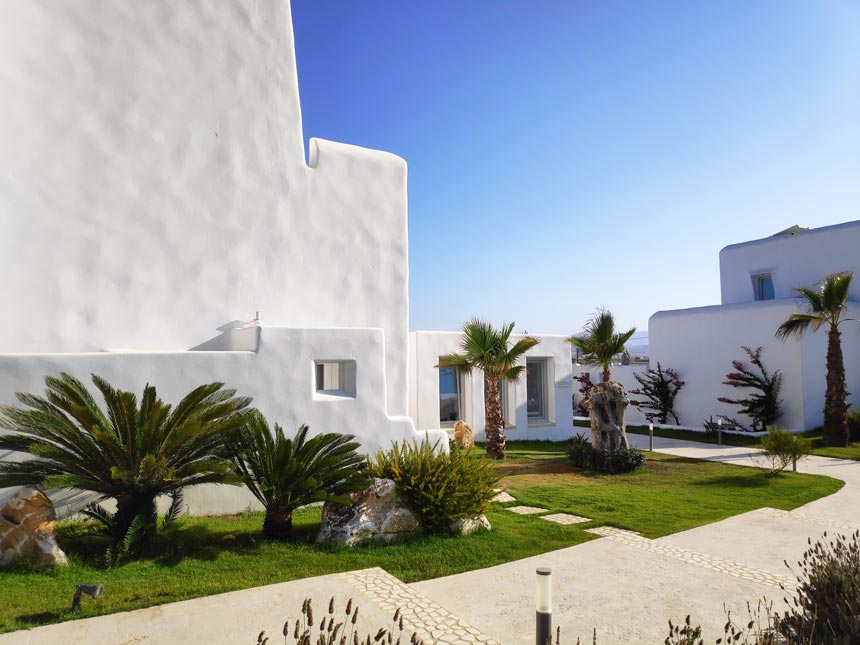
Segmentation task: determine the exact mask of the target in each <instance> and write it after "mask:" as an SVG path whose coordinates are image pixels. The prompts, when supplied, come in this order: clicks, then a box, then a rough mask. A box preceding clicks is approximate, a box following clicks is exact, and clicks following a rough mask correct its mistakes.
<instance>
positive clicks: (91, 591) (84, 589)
mask: <svg viewBox="0 0 860 645" xmlns="http://www.w3.org/2000/svg"><path fill="white" fill-rule="evenodd" d="M104 589H105V586H104V585H103V584H102V583H100V582H99V583H98V584H92V583H84V584H80V585H75V595H74V597H73V598H72V611H77V610H78V608H79V607H80V606H81V594H87V595H88V596H90V597H91V598H93V599H96V598H98V597H99V596H101V595H102V592H103V591H104Z"/></svg>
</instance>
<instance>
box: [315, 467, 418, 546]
mask: <svg viewBox="0 0 860 645" xmlns="http://www.w3.org/2000/svg"><path fill="white" fill-rule="evenodd" d="M350 499H351V500H352V505H350V506H341V505H340V504H334V503H332V502H326V503H325V505H324V506H323V514H322V526H321V527H320V531H319V533H318V534H317V544H345V545H347V546H355V545H357V544H363V543H366V542H386V543H387V542H393V541H394V540H397V539H399V538H403V537H406V536H407V535H411V534H413V533H417V532H418V531H420V529H421V526H420V524H419V521H418V516H417V515H415V514H414V513H413V512H412V511H411V510H409V509H408V508H407V507H406V505H405V504H404V503H403V502H402V501H401V499H400V495H398V493H397V486H396V485H395V483H394V482H393V481H392V480H390V479H379V478H373V479H371V480H370V486H369V487H368V488H367V489H366V490H363V491H359V492H357V493H352V494H351V495H350Z"/></svg>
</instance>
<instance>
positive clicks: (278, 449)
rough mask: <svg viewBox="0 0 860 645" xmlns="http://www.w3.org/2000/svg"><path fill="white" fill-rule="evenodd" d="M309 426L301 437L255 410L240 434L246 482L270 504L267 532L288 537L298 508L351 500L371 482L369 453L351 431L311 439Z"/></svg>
mask: <svg viewBox="0 0 860 645" xmlns="http://www.w3.org/2000/svg"><path fill="white" fill-rule="evenodd" d="M307 435H308V427H307V426H306V425H303V426H301V427H300V428H299V431H298V432H297V433H296V436H295V438H293V439H288V438H287V437H286V436H284V431H283V430H282V429H281V426H279V425H278V424H275V429H274V432H272V430H271V429H270V428H269V424H268V423H267V422H266V419H265V418H264V417H263V415H262V414H259V413H257V414H255V415H254V416H253V417H252V418H251V419H249V420H248V422H247V423H246V424H245V425H244V426H243V427H242V428H240V429H239V430H238V431H237V432H236V433H234V435H233V438H232V440H231V442H230V450H231V452H232V453H233V458H234V461H235V465H236V472H237V474H239V475H240V476H241V477H242V479H243V481H244V482H245V485H246V486H247V487H248V489H249V490H250V491H251V493H253V495H254V497H256V498H257V499H258V500H259V501H260V503H261V504H262V505H263V506H264V507H265V508H266V516H265V519H264V520H263V535H266V536H268V537H274V538H282V537H288V536H289V535H290V534H291V533H292V530H293V511H295V510H296V509H297V508H301V507H302V506H307V505H308V504H312V503H314V502H329V501H330V502H336V503H338V504H343V505H349V504H350V503H351V502H350V499H349V497H347V495H348V493H350V492H352V491H357V490H362V489H364V488H365V487H366V486H367V483H368V482H367V480H366V478H365V477H364V476H363V471H364V467H365V462H366V460H365V458H364V457H363V456H361V455H359V454H358V452H357V449H358V447H359V444H358V443H356V442H355V441H353V439H354V437H353V436H352V435H349V434H337V433H333V432H332V433H327V434H319V435H316V436H315V437H311V438H310V439H308V437H307Z"/></svg>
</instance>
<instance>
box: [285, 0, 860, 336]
mask: <svg viewBox="0 0 860 645" xmlns="http://www.w3.org/2000/svg"><path fill="white" fill-rule="evenodd" d="M293 21H294V29H295V37H296V48H297V59H298V71H299V87H300V91H301V99H302V112H303V126H304V133H305V137H306V139H307V138H308V137H311V136H316V137H322V138H325V139H332V140H335V141H343V142H345V143H353V144H356V145H361V146H366V147H370V148H377V149H381V150H387V151H390V152H394V153H396V154H398V155H400V156H402V157H403V158H404V159H406V161H407V162H408V163H409V236H410V240H409V241H410V327H411V328H412V329H451V330H453V329H458V328H459V327H460V325H461V323H462V322H463V321H464V320H465V319H467V318H469V317H470V316H472V315H479V316H482V317H485V318H488V319H490V320H492V321H495V322H502V321H507V320H516V322H517V328H518V329H520V330H523V329H527V330H528V331H530V332H533V333H537V332H547V333H570V332H574V331H577V330H578V329H579V328H580V326H581V325H582V323H583V322H584V320H585V319H586V318H587V317H588V315H589V314H590V313H591V312H592V311H593V310H594V309H595V308H596V307H597V306H605V307H608V308H610V309H611V310H612V311H614V312H615V313H616V315H617V318H618V320H619V323H620V324H621V325H625V326H632V325H635V326H637V327H638V328H639V329H640V330H643V331H644V330H646V329H647V323H648V317H649V316H650V315H651V314H652V313H654V312H655V311H657V310H661V309H677V308H684V307H694V306H700V305H708V304H717V303H719V297H720V296H719V272H718V253H719V250H720V249H721V248H722V247H723V246H725V245H727V244H731V243H735V242H741V241H745V240H749V239H755V238H759V237H765V236H768V235H770V234H773V233H775V232H777V231H778V230H781V229H783V228H786V227H788V226H790V225H792V224H796V223H800V224H807V225H810V226H824V225H827V224H836V223H839V222H843V221H848V220H854V219H860V208H858V204H860V3H858V2H856V1H855V0H851V1H848V0H846V1H845V2H828V1H826V0H821V1H817V0H816V1H812V0H810V1H808V2H793V1H788V0H778V1H766V0H756V2H749V1H748V0H747V1H732V0H720V2H692V1H688V0H683V1H678V2H635V1H631V2H621V1H618V2H615V1H613V2H599V1H596V0H595V1H591V0H589V1H587V2H586V1H580V2H578V1H574V0H553V1H550V0H535V1H532V2H524V1H522V0H520V1H516V2H515V1H513V0H468V1H465V2H464V1H462V0H433V1H432V2H430V1H418V0H410V1H404V0H384V1H383V0H361V1H358V0H293Z"/></svg>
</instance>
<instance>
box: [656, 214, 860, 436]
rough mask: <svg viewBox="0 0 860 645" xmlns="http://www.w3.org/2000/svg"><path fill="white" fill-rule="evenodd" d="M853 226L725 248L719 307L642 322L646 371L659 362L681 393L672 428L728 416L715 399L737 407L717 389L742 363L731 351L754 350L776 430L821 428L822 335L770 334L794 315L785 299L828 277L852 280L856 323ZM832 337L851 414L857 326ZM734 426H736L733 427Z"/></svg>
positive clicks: (857, 386) (858, 226) (856, 230)
mask: <svg viewBox="0 0 860 645" xmlns="http://www.w3.org/2000/svg"><path fill="white" fill-rule="evenodd" d="M858 249H860V221H856V222H847V223H845V224H838V225H836V226H826V227H822V228H818V229H806V228H802V227H798V226H794V227H791V228H790V229H787V230H785V231H782V232H780V233H777V234H776V235H774V236H772V237H768V238H764V239H761V240H753V241H751V242H744V243H741V244H733V245H731V246H727V247H726V248H724V249H723V250H722V251H721V252H720V287H721V292H722V303H721V304H719V305H714V306H711V307H696V308H693V309H681V310H675V311H660V312H657V313H655V314H654V315H653V316H651V319H650V321H649V326H648V332H649V341H650V353H651V366H652V367H654V366H656V364H657V362H658V361H659V362H660V363H661V364H662V366H663V367H664V368H666V367H671V368H674V369H676V370H677V371H678V372H679V373H680V376H681V378H682V379H683V380H684V381H686V385H685V387H684V389H683V390H682V391H681V393H680V394H679V395H678V398H677V399H676V400H675V405H676V411H677V413H678V416H679V417H680V420H681V424H682V425H685V426H692V427H701V426H702V422H703V421H704V420H705V419H707V418H708V417H709V416H711V415H726V416H730V417H736V416H738V415H737V414H736V413H735V411H736V409H737V408H736V407H734V406H731V405H728V404H724V403H719V402H718V401H717V398H718V397H720V396H728V397H729V398H743V397H742V396H740V397H739V396H738V395H739V394H740V393H741V391H740V390H737V389H735V388H731V387H729V386H726V385H722V381H724V380H725V378H726V374H727V373H729V372H731V371H734V370H733V368H732V361H733V360H735V359H738V360H743V361H744V362H745V363H747V364H749V361H747V360H746V355H745V354H744V353H743V350H741V345H746V346H748V347H752V348H756V347H759V346H761V347H763V348H764V353H763V356H762V361H763V363H764V366H765V367H766V368H767V369H768V370H769V371H771V372H773V371H775V370H777V369H779V370H782V374H783V387H782V398H783V400H784V402H783V406H782V410H783V416H782V418H781V419H780V425H782V426H785V427H788V428H792V429H803V428H805V429H810V428H814V427H816V426H820V425H821V424H822V423H823V420H824V416H823V406H824V390H825V387H826V382H825V353H826V347H827V335H826V331H825V330H824V329H822V330H820V331H818V332H817V333H809V332H807V334H805V335H804V336H803V338H801V339H800V340H797V339H789V340H787V341H785V342H783V341H780V340H777V339H776V338H775V337H774V332H775V331H776V329H777V327H778V326H779V325H780V323H782V322H783V321H784V320H786V319H787V318H788V316H789V315H790V314H792V313H799V312H802V311H803V307H802V304H801V303H800V301H798V300H796V298H795V295H796V294H795V292H794V289H795V288H796V287H801V286H813V285H815V284H816V283H819V282H821V281H822V280H823V279H824V278H825V277H826V276H827V275H828V274H831V273H837V272H840V271H853V272H854V275H855V279H854V283H853V284H852V287H851V292H850V295H849V301H850V302H849V310H848V314H847V315H848V316H849V317H852V318H857V317H860V253H858ZM841 329H842V349H843V352H844V358H845V368H846V378H847V384H848V391H849V392H852V395H851V397H850V399H849V400H850V402H851V404H853V405H858V404H860V324H858V323H854V322H846V323H844V325H843V326H842V327H841ZM741 420H742V421H746V420H744V419H741Z"/></svg>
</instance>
